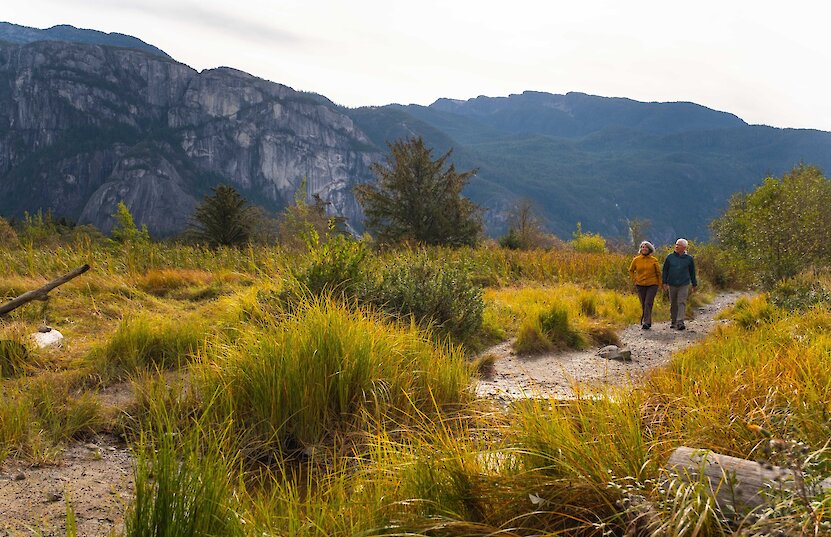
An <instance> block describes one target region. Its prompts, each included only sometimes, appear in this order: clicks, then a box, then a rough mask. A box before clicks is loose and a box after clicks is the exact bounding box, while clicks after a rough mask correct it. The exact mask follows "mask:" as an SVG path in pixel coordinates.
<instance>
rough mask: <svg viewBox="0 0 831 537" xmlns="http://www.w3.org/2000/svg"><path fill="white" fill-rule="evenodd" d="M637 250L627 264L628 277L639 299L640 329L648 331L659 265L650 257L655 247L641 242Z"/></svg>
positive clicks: (658, 278) (659, 269)
mask: <svg viewBox="0 0 831 537" xmlns="http://www.w3.org/2000/svg"><path fill="white" fill-rule="evenodd" d="M639 250H640V253H639V254H638V255H636V256H635V258H634V259H632V262H631V263H630V264H629V276H631V277H632V281H633V282H634V283H635V288H636V289H637V290H638V298H640V299H641V328H643V329H644V330H649V329H650V328H652V304H654V303H655V295H656V294H658V287H659V286H660V285H661V265H660V264H658V258H656V257H655V256H654V255H652V254H653V253H654V252H655V247H654V246H652V243H651V242H649V241H643V242H642V243H641V245H640V248H639Z"/></svg>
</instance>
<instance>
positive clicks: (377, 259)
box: [0, 218, 831, 536]
mask: <svg viewBox="0 0 831 537" xmlns="http://www.w3.org/2000/svg"><path fill="white" fill-rule="evenodd" d="M27 225H30V226H35V227H37V226H40V227H43V228H45V229H41V230H32V229H27V228H26V227H25V226H24V228H23V229H19V230H16V231H15V236H14V240H13V241H12V240H11V239H9V240H8V242H4V243H3V245H2V246H0V271H2V274H3V278H2V280H0V300H3V301H4V300H5V299H9V298H12V297H14V296H17V295H18V294H20V293H21V292H24V291H26V290H29V289H32V288H35V287H37V286H38V285H41V284H42V283H43V282H44V281H46V280H47V279H49V278H51V277H54V276H56V275H58V274H60V273H63V272H66V271H68V270H71V269H72V268H74V267H76V266H79V265H81V264H84V263H89V264H90V265H91V266H92V267H93V268H92V270H91V271H90V272H89V273H87V274H85V275H84V276H83V277H81V278H78V279H76V280H73V281H72V282H70V283H68V284H66V285H64V286H62V287H60V288H59V289H57V290H56V291H53V293H52V297H51V298H50V300H49V301H48V302H47V303H45V305H41V304H29V305H27V306H24V307H22V308H19V309H17V310H15V311H13V312H12V313H11V314H9V315H7V316H6V317H3V318H2V320H0V340H2V344H0V372H2V379H0V385H1V386H2V391H0V393H1V394H2V401H0V460H5V459H12V458H13V459H18V460H23V461H28V462H32V463H47V462H55V461H58V460H59V459H60V452H61V450H62V449H63V448H64V447H66V446H67V445H69V444H70V443H71V442H75V441H85V440H86V439H88V438H91V437H92V436H94V435H105V434H106V435H114V436H115V437H117V438H119V439H120V441H121V442H123V443H124V445H125V446H127V447H128V448H129V449H130V450H132V452H133V453H134V456H135V498H134V500H133V501H132V502H131V503H130V505H129V507H128V510H127V513H126V517H125V522H124V525H123V527H118V528H117V529H116V532H117V533H123V534H124V535H128V536H146V535H176V536H187V535H240V536H244V535H251V536H254V535H257V536H260V535H285V536H307V535H319V536H340V535H342V536H352V535H430V536H437V535H447V536H450V535H458V536H461V535H471V536H473V535H482V536H484V535H506V536H526V535H528V536H530V535H690V536H692V535H734V534H735V535H767V534H771V533H772V532H773V531H774V530H775V531H783V532H784V534H786V535H801V534H811V535H820V534H828V532H829V531H831V528H830V527H829V525H831V496H829V494H828V493H827V492H825V493H823V492H821V491H820V490H819V489H818V488H817V481H818V478H820V477H825V476H827V475H828V474H829V456H828V451H827V447H828V446H827V443H828V438H831V425H830V424H831V420H829V419H828V417H829V416H831V403H829V401H831V393H829V391H831V360H829V356H831V336H829V333H831V331H829V329H831V279H829V277H828V275H827V273H825V272H823V270H822V269H820V268H810V267H803V269H802V270H801V271H797V273H796V274H795V275H794V276H793V277H791V278H786V279H781V280H779V281H778V282H777V284H776V285H774V286H773V287H772V288H771V290H770V292H769V293H765V294H760V295H757V296H754V297H750V298H746V299H742V300H740V301H739V302H738V303H737V304H736V306H735V307H734V308H733V309H732V310H731V311H729V312H727V313H726V314H725V315H726V316H727V317H728V318H730V319H733V320H734V322H732V323H729V324H726V325H724V326H723V327H721V328H719V329H717V331H716V332H715V333H714V334H713V335H712V336H710V337H709V338H707V339H706V340H704V341H703V342H701V343H699V344H696V345H694V346H692V347H689V348H688V349H686V350H685V351H683V352H681V353H679V354H677V355H676V356H675V357H674V358H673V360H672V362H671V363H670V365H669V366H668V367H666V368H664V369H660V370H656V371H655V372H654V373H653V374H652V375H651V376H650V377H649V378H648V379H647V380H646V381H645V382H644V383H642V384H640V385H639V386H638V387H637V388H634V389H626V390H623V389H619V390H609V391H608V393H605V394H601V395H600V396H597V395H596V394H594V395H591V396H589V395H588V394H586V395H580V396H578V398H577V399H576V400H573V401H556V400H546V399H529V400H527V401H522V402H520V403H516V404H512V405H510V406H508V407H505V406H500V405H498V404H496V403H495V402H493V401H488V400H481V399H477V398H476V397H475V396H474V391H473V389H472V386H473V384H474V382H475V374H476V373H475V365H474V363H475V358H476V356H477V353H478V352H480V351H481V350H482V349H484V348H486V347H487V346H488V345H489V344H491V343H495V342H500V341H505V340H509V339H513V340H514V345H515V348H516V349H517V350H518V351H519V352H523V353H533V352H539V351H541V350H551V349H558V348H583V347H587V346H591V345H603V344H607V343H612V342H614V341H615V332H616V331H617V330H619V329H621V328H622V327H624V326H626V325H629V324H633V323H636V322H637V320H638V316H639V314H640V309H639V305H638V301H637V298H636V296H635V295H634V293H633V292H632V290H631V289H630V284H629V282H628V280H627V274H626V268H627V267H628V261H629V259H630V257H631V255H630V253H615V252H608V251H600V249H599V248H595V247H594V246H592V247H591V248H586V250H587V251H583V252H581V251H576V250H579V249H580V248H577V247H576V246H571V247H569V246H568V245H565V244H560V245H559V247H558V248H557V249H550V250H533V249H531V250H522V249H506V248H501V247H498V246H496V245H493V244H484V245H479V246H477V247H462V248H447V247H441V246H433V247H412V248H398V249H378V248H377V247H376V245H375V244H373V243H372V242H371V241H369V240H366V239H365V240H361V241H357V240H354V239H351V238H349V237H347V236H343V235H339V234H337V233H332V234H328V233H326V232H325V231H323V230H315V232H314V233H309V234H307V235H306V237H305V239H304V247H303V249H300V247H299V245H298V244H296V243H294V244H291V246H288V245H283V246H251V245H249V246H243V247H239V248H229V247H223V246H214V247H211V248H204V247H200V246H196V245H182V244H174V243H160V242H153V241H145V240H126V241H120V242H119V241H111V240H109V239H104V238H102V237H100V236H97V235H94V234H85V233H82V232H77V231H73V232H65V231H61V229H60V227H59V226H58V225H57V224H55V223H54V222H52V223H50V222H49V219H48V218H42V219H41V220H40V222H39V223H38V222H37V221H35V220H32V221H31V222H30V223H29V224H27ZM49 226H52V227H49ZM37 233H42V234H43V236H48V237H51V238H49V239H48V240H46V241H45V242H44V243H43V244H46V246H42V245H41V243H40V242H38V241H35V240H31V237H33V236H36V235H37ZM50 233H51V235H50ZM55 233H57V234H58V236H57V237H55V236H54V234H55ZM5 236H6V237H11V236H12V235H11V233H9V232H8V231H6V232H5ZM26 237H30V238H29V239H27V238H26ZM4 240H5V239H4ZM592 241H594V242H597V241H595V240H594V239H591V241H589V242H592ZM696 248H697V245H693V246H692V247H691V252H692V253H693V254H694V255H695V254H696V253H697V250H696ZM700 248H701V252H702V256H701V260H702V263H701V266H702V272H703V273H704V274H703V275H702V278H700V279H701V280H702V284H701V289H702V291H703V292H702V293H701V294H702V295H704V296H706V295H707V294H708V293H712V292H715V291H716V290H717V288H716V285H717V284H725V283H730V282H742V281H748V280H747V279H743V278H742V277H741V276H746V274H745V273H742V272H741V270H740V268H741V264H740V263H738V262H737V263H736V265H735V266H734V267H733V268H731V270H735V272H725V271H718V270H715V269H714V268H708V265H707V260H708V259H716V256H718V255H723V251H722V250H718V246H714V245H701V247H700ZM605 249H606V246H605V245H604V250H605ZM708 249H711V250H709V251H708ZM697 260H698V258H697ZM717 265H718V264H717V263H715V262H713V263H712V265H711V267H716V266H717ZM736 267H738V268H736ZM808 270H810V271H808ZM733 276H736V277H735V278H733ZM416 291H417V292H416ZM666 317H667V304H665V303H664V302H663V300H662V299H661V300H659V302H658V303H657V307H656V318H657V319H658V320H660V319H666ZM44 322H45V323H47V324H50V325H52V326H55V327H56V328H59V329H60V330H61V331H62V332H63V333H64V335H65V336H66V338H67V339H66V343H65V344H64V345H63V347H61V348H47V349H36V348H34V347H33V346H32V345H31V344H30V341H29V340H28V335H27V334H29V333H31V332H33V331H35V330H36V328H37V326H38V325H39V324H41V323H44ZM115 388H118V389H122V390H127V391H128V392H129V393H130V394H131V399H130V403H129V404H126V405H121V406H113V404H114V403H113V402H112V401H111V400H110V399H108V398H107V397H103V396H102V392H105V391H108V390H113V389H115ZM682 445H683V446H692V447H698V448H708V449H712V450H715V451H717V452H720V453H723V454H727V455H732V456H737V457H743V458H750V459H766V460H768V461H772V462H776V463H778V464H784V465H787V466H789V467H790V468H793V469H795V470H797V471H798V472H799V473H800V475H802V476H804V479H805V484H806V486H805V487H802V488H799V489H798V490H796V491H794V492H791V493H788V492H783V491H775V490H771V491H769V493H767V495H768V501H767V503H766V504H765V505H764V506H763V508H761V509H759V510H757V511H755V512H753V513H744V512H732V511H730V510H726V509H720V508H719V507H717V506H716V505H714V503H713V502H712V499H711V498H710V497H709V496H708V495H707V493H706V491H705V490H704V488H703V486H702V485H701V483H695V482H693V483H688V482H685V481H683V480H681V479H679V478H678V477H677V476H673V475H671V474H669V473H667V472H666V471H665V470H663V469H662V465H663V464H664V463H665V462H666V460H667V458H668V456H669V454H670V453H671V452H672V451H673V450H674V449H675V448H677V447H679V446H682ZM783 446H784V447H783ZM788 446H791V447H788ZM793 446H798V449H797V448H796V447H793ZM774 448H778V449H779V453H780V459H776V456H775V453H774V451H775V449H774ZM783 453H784V455H782V454H783ZM67 512H68V517H67V527H70V526H72V525H73V524H74V518H73V517H74V515H71V513H72V511H71V509H68V511H67Z"/></svg>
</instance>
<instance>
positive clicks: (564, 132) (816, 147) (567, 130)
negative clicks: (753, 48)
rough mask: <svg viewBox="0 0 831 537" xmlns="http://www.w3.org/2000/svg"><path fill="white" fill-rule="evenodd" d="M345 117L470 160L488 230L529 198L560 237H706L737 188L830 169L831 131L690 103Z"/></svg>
mask: <svg viewBox="0 0 831 537" xmlns="http://www.w3.org/2000/svg"><path fill="white" fill-rule="evenodd" d="M347 113H349V114H350V115H351V117H352V118H353V119H354V120H355V122H356V123H357V124H358V125H359V126H360V127H361V128H362V129H363V130H364V131H365V132H366V133H367V135H368V136H369V137H370V138H371V139H372V140H373V141H374V142H375V143H376V144H382V143H383V141H384V140H386V139H390V138H391V137H392V138H395V137H403V136H412V135H413V134H420V135H423V136H424V137H425V139H426V140H428V141H429V142H431V143H432V144H433V145H434V146H435V147H436V148H437V149H438V150H439V151H443V150H445V149H446V148H450V147H454V148H455V155H456V162H457V163H458V164H459V165H460V166H463V167H478V168H479V170H480V171H479V174H478V176H477V177H476V179H474V181H473V182H472V183H471V185H470V187H469V189H468V191H467V193H468V195H470V196H471V198H473V199H474V200H476V201H477V202H478V203H480V204H482V205H484V206H486V207H488V208H489V209H491V210H490V211H489V213H488V215H487V220H488V224H489V226H488V227H489V230H490V231H491V233H492V234H498V233H501V232H503V230H504V225H505V221H504V217H505V215H506V211H507V209H508V208H509V207H510V205H511V203H513V201H514V200H515V199H517V198H519V197H527V198H530V199H532V200H533V201H534V202H535V203H536V204H537V205H538V207H539V210H540V212H541V213H542V216H543V217H544V219H545V220H546V222H547V224H548V226H549V228H550V229H551V230H552V231H554V232H556V233H557V234H559V235H560V236H563V237H566V238H567V237H569V236H570V234H571V232H572V231H573V230H574V228H575V224H576V222H578V221H579V222H581V223H582V225H583V229H584V230H590V231H594V232H600V233H603V234H604V235H608V236H625V235H626V234H627V233H628V225H627V222H628V221H629V220H632V219H648V220H650V221H651V222H652V233H651V236H652V238H654V239H655V240H659V241H670V240H673V239H674V238H675V237H677V236H687V237H693V238H702V239H703V238H706V237H707V236H708V228H707V226H708V223H709V222H710V221H711V220H712V219H713V218H714V217H715V216H717V215H718V214H719V213H720V211H721V210H722V209H723V208H724V207H725V205H726V203H727V200H728V199H729V197H730V195H731V194H733V193H734V192H736V191H741V190H749V189H751V188H753V187H754V185H756V184H758V183H759V182H760V181H761V180H762V179H763V178H764V177H765V176H767V175H771V174H773V175H780V174H782V173H784V172H785V171H787V170H789V169H791V168H792V167H793V166H794V165H796V164H799V163H800V162H807V163H811V164H816V165H818V166H820V167H821V168H823V169H825V170H831V133H827V132H822V131H814V130H795V129H775V128H771V127H764V126H758V125H748V124H746V123H745V122H744V121H742V120H741V119H739V118H738V117H736V116H735V115H733V114H728V113H725V112H719V111H715V110H711V109H709V108H706V107H703V106H700V105H697V104H693V103H643V102H638V101H633V100H631V99H621V98H606V97H597V96H592V95H585V94H582V93H568V94H566V95H552V94H548V93H540V92H525V93H522V94H520V95H511V96H509V97H477V98H475V99H470V100H467V101H459V100H450V99H439V100H438V101H436V102H435V103H433V104H432V105H430V106H427V107H425V106H417V105H409V106H402V105H389V106H386V107H373V108H364V109H358V110H355V111H348V112H347Z"/></svg>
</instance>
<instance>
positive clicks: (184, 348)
mask: <svg viewBox="0 0 831 537" xmlns="http://www.w3.org/2000/svg"><path fill="white" fill-rule="evenodd" d="M207 334H208V326H207V323H206V322H205V321H204V320H202V319H196V318H185V319H168V318H163V317H159V316H150V315H146V314H140V315H136V316H133V317H128V318H126V319H125V320H124V321H122V322H121V324H120V325H119V326H118V329H117V330H116V331H115V333H114V334H113V335H112V336H111V337H110V338H109V339H108V340H107V342H106V343H105V344H103V345H101V346H99V347H97V348H95V349H93V351H92V352H91V353H90V355H89V357H88V360H89V361H90V362H91V367H92V369H93V371H95V372H96V373H97V374H98V375H100V376H101V377H102V378H103V379H105V380H109V379H125V378H127V377H128V376H130V375H132V374H134V373H137V372H139V371H146V370H152V369H154V368H161V369H169V368H174V367H178V366H182V365H185V364H187V363H188V362H190V361H191V360H192V358H193V356H194V355H195V354H196V352H197V350H198V349H199V347H200V345H202V344H203V342H204V341H205V338H206V336H207Z"/></svg>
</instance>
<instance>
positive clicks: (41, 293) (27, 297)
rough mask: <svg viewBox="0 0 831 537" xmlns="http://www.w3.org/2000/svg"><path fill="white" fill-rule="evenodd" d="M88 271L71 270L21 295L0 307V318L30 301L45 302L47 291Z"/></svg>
mask: <svg viewBox="0 0 831 537" xmlns="http://www.w3.org/2000/svg"><path fill="white" fill-rule="evenodd" d="M88 270H89V265H84V266H82V267H78V268H76V269H75V270H73V271H72V272H69V273H67V274H64V275H63V276H61V277H60V278H57V279H54V280H52V281H51V282H49V283H47V284H46V285H44V286H43V287H41V288H39V289H35V290H34V291H29V292H27V293H23V294H22V295H20V296H19V297H17V298H15V299H14V300H11V301H9V302H6V303H5V304H3V305H2V306H0V317H1V316H3V315H5V314H7V313H9V312H10V311H12V310H15V309H17V308H19V307H20V306H22V305H23V304H26V303H27V302H31V301H32V300H46V299H47V298H48V296H47V294H48V293H49V291H51V290H52V289H54V288H55V287H57V286H59V285H63V284H65V283H66V282H68V281H69V280H71V279H72V278H76V277H78V276H80V275H81V274H83V273H84V272H86V271H88Z"/></svg>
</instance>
